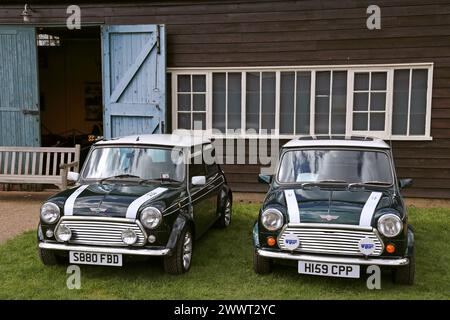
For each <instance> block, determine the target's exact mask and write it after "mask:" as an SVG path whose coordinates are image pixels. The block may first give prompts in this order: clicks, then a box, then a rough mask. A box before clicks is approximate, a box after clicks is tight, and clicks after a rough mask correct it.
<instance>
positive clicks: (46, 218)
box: [41, 202, 60, 224]
mask: <svg viewBox="0 0 450 320" xmlns="http://www.w3.org/2000/svg"><path fill="white" fill-rule="evenodd" d="M59 214H60V210H59V207H58V206H57V205H56V204H54V203H51V202H47V203H44V204H43V205H42V207H41V221H42V222H44V223H47V224H52V223H55V222H56V221H57V220H58V219H59Z"/></svg>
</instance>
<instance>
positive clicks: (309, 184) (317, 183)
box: [302, 179, 348, 188]
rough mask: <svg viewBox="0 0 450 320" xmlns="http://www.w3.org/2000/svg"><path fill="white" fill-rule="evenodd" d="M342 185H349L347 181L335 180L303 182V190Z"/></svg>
mask: <svg viewBox="0 0 450 320" xmlns="http://www.w3.org/2000/svg"><path fill="white" fill-rule="evenodd" d="M341 184H348V182H347V181H345V180H333V179H328V180H319V181H311V182H303V183H302V188H308V187H320V186H323V185H341Z"/></svg>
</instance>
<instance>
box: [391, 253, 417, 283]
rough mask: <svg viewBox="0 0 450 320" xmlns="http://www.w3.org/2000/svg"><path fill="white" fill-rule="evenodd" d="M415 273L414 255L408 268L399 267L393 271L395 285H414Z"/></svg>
mask: <svg viewBox="0 0 450 320" xmlns="http://www.w3.org/2000/svg"><path fill="white" fill-rule="evenodd" d="M415 273H416V259H415V258H414V255H413V256H411V257H410V258H409V264H408V265H407V266H403V267H398V268H396V269H394V270H393V278H394V283H397V284H406V285H413V284H414V276H415Z"/></svg>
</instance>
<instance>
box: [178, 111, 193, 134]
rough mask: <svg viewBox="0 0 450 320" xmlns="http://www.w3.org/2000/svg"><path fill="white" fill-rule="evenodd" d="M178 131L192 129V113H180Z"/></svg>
mask: <svg viewBox="0 0 450 320" xmlns="http://www.w3.org/2000/svg"><path fill="white" fill-rule="evenodd" d="M178 129H188V130H190V129H191V114H190V113H178Z"/></svg>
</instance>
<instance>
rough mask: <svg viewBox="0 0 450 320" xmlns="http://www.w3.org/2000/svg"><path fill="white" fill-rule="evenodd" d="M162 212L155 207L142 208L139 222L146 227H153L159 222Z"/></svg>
mask: <svg viewBox="0 0 450 320" xmlns="http://www.w3.org/2000/svg"><path fill="white" fill-rule="evenodd" d="M161 221H162V213H161V211H159V210H158V209H156V208H155V207H148V208H145V209H144V210H142V213H141V223H142V224H143V225H144V227H146V228H147V229H155V228H156V227H157V226H159V225H160V224H161Z"/></svg>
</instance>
